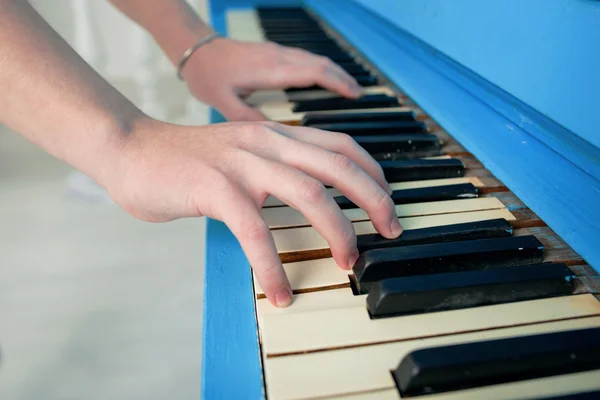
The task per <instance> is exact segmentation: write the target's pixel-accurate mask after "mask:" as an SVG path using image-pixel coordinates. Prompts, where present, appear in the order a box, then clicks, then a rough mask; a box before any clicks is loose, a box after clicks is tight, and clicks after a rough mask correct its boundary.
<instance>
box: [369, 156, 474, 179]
mask: <svg viewBox="0 0 600 400" xmlns="http://www.w3.org/2000/svg"><path fill="white" fill-rule="evenodd" d="M379 165H381V168H382V169H383V174H384V175H385V179H386V180H387V181H388V182H406V181H424V180H428V179H443V178H459V177H461V176H464V175H465V166H464V164H463V162H462V161H461V160H459V159H457V158H442V159H433V160H428V159H414V160H384V161H379Z"/></svg>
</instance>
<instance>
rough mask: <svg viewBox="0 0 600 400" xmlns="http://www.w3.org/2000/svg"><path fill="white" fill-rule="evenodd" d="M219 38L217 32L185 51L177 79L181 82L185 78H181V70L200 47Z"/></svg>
mask: <svg viewBox="0 0 600 400" xmlns="http://www.w3.org/2000/svg"><path fill="white" fill-rule="evenodd" d="M219 36H221V35H220V34H219V33H217V32H215V33H213V34H212V35H208V36H206V37H204V38H202V39H200V40H199V41H198V42H196V44H194V45H193V46H192V47H190V48H189V49H187V50H186V51H185V53H183V56H182V57H181V60H179V63H178V64H177V77H178V78H179V79H180V80H183V76H181V70H182V69H183V66H184V65H185V63H186V62H187V60H188V59H189V58H190V56H191V55H192V54H193V53H194V51H196V50H197V49H198V48H199V47H200V46H202V45H204V44H206V43H208V42H210V41H212V40H213V39H216V38H218V37H219Z"/></svg>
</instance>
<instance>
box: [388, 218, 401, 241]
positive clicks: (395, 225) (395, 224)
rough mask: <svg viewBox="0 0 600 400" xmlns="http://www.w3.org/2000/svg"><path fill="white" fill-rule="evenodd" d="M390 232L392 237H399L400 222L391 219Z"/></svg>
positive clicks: (396, 219)
mask: <svg viewBox="0 0 600 400" xmlns="http://www.w3.org/2000/svg"><path fill="white" fill-rule="evenodd" d="M390 230H391V231H392V235H394V237H398V236H400V234H401V233H402V228H401V227H400V221H398V218H394V219H392V223H391V224H390Z"/></svg>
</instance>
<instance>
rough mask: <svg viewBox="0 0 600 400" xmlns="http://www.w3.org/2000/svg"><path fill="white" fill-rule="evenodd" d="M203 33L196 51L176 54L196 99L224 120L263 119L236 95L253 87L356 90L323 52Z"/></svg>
mask: <svg viewBox="0 0 600 400" xmlns="http://www.w3.org/2000/svg"><path fill="white" fill-rule="evenodd" d="M209 38H211V36H209V37H207V38H206V39H203V40H201V43H202V44H201V45H200V47H202V48H201V51H195V50H191V51H189V53H190V54H188V55H187V57H184V58H182V60H185V61H184V62H183V64H184V65H183V66H182V68H181V70H182V71H181V74H182V76H184V77H185V81H186V83H187V85H188V87H189V90H190V92H191V93H192V94H193V95H194V96H195V97H196V98H197V99H199V100H200V101H202V102H204V103H206V104H209V105H210V106H212V107H215V108H216V109H217V110H218V111H219V112H221V114H223V116H224V117H225V118H227V119H228V120H230V121H243V120H245V121H257V120H265V119H266V118H265V116H264V115H263V114H262V113H260V112H259V111H258V110H256V109H254V108H252V107H250V106H249V105H248V104H246V103H245V102H244V101H243V100H242V97H244V96H248V95H250V94H251V93H252V92H253V91H255V90H274V89H286V88H289V87H309V86H313V85H319V86H322V87H324V88H327V89H329V90H331V91H333V92H337V93H339V94H340V95H342V96H346V97H351V98H356V97H358V96H359V95H360V92H361V88H360V86H359V85H358V84H357V83H356V81H355V80H354V79H353V78H352V77H351V76H350V75H348V74H347V73H346V72H345V71H344V70H343V69H342V68H341V67H340V66H338V65H337V64H335V63H333V62H332V61H331V60H330V59H328V58H326V57H322V56H317V55H314V54H311V53H309V52H307V51H304V50H300V49H296V48H290V47H285V46H280V45H278V44H275V43H270V42H267V43H247V42H241V41H236V40H231V39H228V38H219V40H218V41H213V40H214V39H215V38H214V37H213V38H212V39H210V40H208V39H209ZM209 42H210V43H209ZM199 43H200V42H199ZM204 46H206V47H204ZM196 48H197V47H196ZM190 49H194V47H192V48H190ZM187 53H188V52H186V54H187Z"/></svg>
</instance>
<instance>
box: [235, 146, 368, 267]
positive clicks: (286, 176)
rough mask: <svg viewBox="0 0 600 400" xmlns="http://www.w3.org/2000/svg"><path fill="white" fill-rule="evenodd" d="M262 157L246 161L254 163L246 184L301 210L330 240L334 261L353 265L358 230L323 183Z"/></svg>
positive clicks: (355, 257) (356, 256)
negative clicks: (253, 160) (257, 159)
mask: <svg viewBox="0 0 600 400" xmlns="http://www.w3.org/2000/svg"><path fill="white" fill-rule="evenodd" d="M254 157H257V156H254ZM257 158H258V157H257ZM259 160H260V161H259V162H252V163H246V164H247V165H248V164H251V165H252V166H253V172H252V174H250V177H249V180H248V183H247V184H248V185H249V186H250V187H260V188H264V189H265V191H266V192H267V193H268V194H270V195H272V196H275V197H276V198H278V199H280V200H281V201H283V202H284V203H286V204H288V205H289V206H291V207H293V208H295V209H296V210H298V211H300V212H301V213H302V214H303V215H304V217H305V218H306V219H307V220H308V222H309V223H310V224H311V225H312V226H313V227H314V228H315V230H316V231H317V232H319V234H320V235H321V236H322V237H323V238H324V239H325V240H326V241H327V243H328V244H329V247H330V249H331V254H332V256H333V258H334V260H335V262H336V263H337V264H338V265H339V266H340V267H341V268H344V269H349V268H351V267H352V265H354V262H355V261H356V259H357V258H358V249H357V247H356V232H355V231H354V226H353V225H352V223H351V222H350V220H348V218H347V217H346V216H345V215H344V213H343V212H342V210H340V208H339V207H338V205H337V204H336V202H335V201H334V200H333V198H332V197H331V195H330V194H329V193H328V192H327V190H326V189H325V187H324V186H323V184H322V183H321V182H319V181H317V180H316V179H314V178H312V177H310V176H308V175H306V174H305V173H303V172H302V171H299V170H297V169H295V168H293V167H291V166H288V165H285V164H282V163H280V162H277V161H271V160H267V159H264V158H260V159H259Z"/></svg>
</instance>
